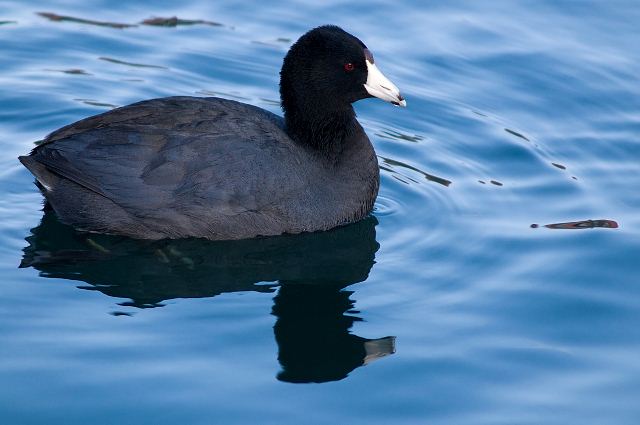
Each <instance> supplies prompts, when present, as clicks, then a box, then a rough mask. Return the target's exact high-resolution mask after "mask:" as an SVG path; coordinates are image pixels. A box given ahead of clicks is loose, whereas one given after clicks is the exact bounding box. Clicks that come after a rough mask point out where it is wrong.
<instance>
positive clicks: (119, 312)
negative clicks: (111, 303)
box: [109, 311, 133, 317]
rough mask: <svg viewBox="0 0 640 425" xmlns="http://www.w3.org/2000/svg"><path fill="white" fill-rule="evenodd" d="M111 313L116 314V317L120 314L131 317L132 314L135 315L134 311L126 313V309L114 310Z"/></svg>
mask: <svg viewBox="0 0 640 425" xmlns="http://www.w3.org/2000/svg"><path fill="white" fill-rule="evenodd" d="M109 314H110V315H112V316H116V317H119V316H127V317H131V316H133V314H132V313H125V312H124V311H112V312H111V313H109Z"/></svg>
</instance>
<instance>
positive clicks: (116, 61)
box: [98, 56, 169, 69]
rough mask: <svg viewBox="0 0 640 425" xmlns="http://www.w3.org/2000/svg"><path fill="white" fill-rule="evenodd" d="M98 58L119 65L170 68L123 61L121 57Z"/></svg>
mask: <svg viewBox="0 0 640 425" xmlns="http://www.w3.org/2000/svg"><path fill="white" fill-rule="evenodd" d="M98 59H100V60H101V61H107V62H111V63H116V64H118V65H127V66H133V67H136V68H156V69H169V68H167V67H166V66H160V65H147V64H144V63H134V62H125V61H121V60H119V59H113V58H108V57H105V56H100V57H99V58H98Z"/></svg>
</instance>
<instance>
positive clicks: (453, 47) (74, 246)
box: [0, 0, 640, 424]
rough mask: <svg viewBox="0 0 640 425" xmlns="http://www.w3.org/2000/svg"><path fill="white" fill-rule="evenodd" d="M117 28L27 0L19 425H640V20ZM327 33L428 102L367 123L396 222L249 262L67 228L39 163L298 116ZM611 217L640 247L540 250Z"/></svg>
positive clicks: (189, 8) (503, 8)
mask: <svg viewBox="0 0 640 425" xmlns="http://www.w3.org/2000/svg"><path fill="white" fill-rule="evenodd" d="M91 3H92V4H90V5H88V4H87V2H81V1H78V0H66V1H63V0H60V1H46V2H45V1H37V0H36V1H34V0H31V1H28V2H24V1H17V0H16V1H0V22H2V23H1V24H0V58H2V59H1V62H0V146H1V148H2V150H1V152H0V275H1V276H2V279H1V280H0V335H1V337H2V344H1V345H0V382H1V383H2V384H1V385H0V422H1V423H3V424H43V423H47V424H76V423H77V424H86V423H91V424H115V423H122V424H124V423H149V424H176V423H180V424H213V423H221V424H222V423H224V424H249V423H252V424H253V423H255V424H302V423H304V424H329V423H331V424H343V423H351V424H365V423H366V424H405V423H406V424H416V423H430V424H516V423H517V424H543V423H544V424H602V423H608V424H637V423H639V422H640V404H639V403H638V399H639V398H640V286H639V285H638V283H639V281H638V278H639V276H640V263H639V257H640V238H639V237H640V218H639V215H638V209H639V208H640V191H639V190H638V187H640V162H639V161H638V160H639V158H640V81H639V79H638V76H639V75H640V49H639V48H638V46H640V25H638V22H640V3H638V2H637V1H634V0H629V1H586V0H585V1H551V0H547V1H543V0H540V1H535V2H533V1H492V2H478V1H473V0H460V1H450V2H431V1H429V2H411V1H388V2H384V1H368V2H366V3H365V2H362V3H358V2H340V1H328V2H323V3H322V5H320V3H318V4H317V5H316V4H315V3H316V2H313V4H312V3H309V4H298V3H294V2H290V1H286V0H280V1H274V2H255V3H241V4H237V2H224V1H216V2H208V1H198V0H190V1H185V2H182V5H180V6H176V5H175V4H174V2H169V1H156V2H153V4H148V3H149V2H143V1H140V0H134V1H129V2H121V3H114V2H112V1H109V2H108V1H93V2H91ZM36 12H51V13H56V14H59V15H68V16H73V17H78V18H84V19H91V20H97V21H109V22H117V23H129V24H135V23H139V22H140V21H142V20H144V19H147V18H150V17H154V16H156V17H171V16H178V17H179V18H183V19H202V20H207V21H215V22H219V23H221V24H223V25H222V26H213V25H210V24H206V23H204V24H196V25H189V26H186V25H185V26H179V27H154V26H147V25H139V26H136V27H131V28H124V29H118V28H112V27H109V26H98V25H91V24H88V23H81V22H73V21H52V20H50V19H47V18H46V17H42V16H38V15H37V14H36ZM7 21H8V22H7ZM324 23H335V24H339V25H341V26H343V27H344V28H345V29H347V30H349V31H350V32H352V33H354V34H355V35H357V36H359V37H360V38H362V39H363V40H364V41H365V43H366V44H367V45H368V46H369V48H370V49H371V50H372V51H373V52H374V54H375V55H376V61H377V63H378V64H379V66H380V68H381V69H382V70H383V72H385V74H386V75H387V76H389V77H390V79H392V80H393V81H394V82H395V83H396V84H397V85H398V86H399V87H400V88H401V90H402V92H403V94H405V96H406V98H407V101H408V106H409V107H408V108H407V109H398V108H394V107H392V106H390V105H389V104H386V103H383V102H381V101H376V100H366V101H362V102H360V103H358V104H357V106H356V109H357V111H358V114H359V119H360V121H361V123H362V124H363V125H364V127H365V129H366V130H367V132H368V134H369V136H370V137H371V139H372V141H373V143H374V145H375V147H376V150H377V152H378V154H379V156H380V165H381V168H382V186H381V192H380V197H379V199H378V202H377V205H376V212H375V214H374V216H375V217H374V218H372V219H370V220H368V221H365V222H363V223H360V224H359V225H356V226H350V227H347V228H344V229H340V230H338V231H334V232H328V233H326V234H320V235H303V236H295V237H284V238H275V239H273V240H261V241H248V242H244V243H236V244H224V243H223V244H212V243H206V242H202V241H182V242H176V243H161V244H144V243H139V242H136V241H129V240H122V239H117V238H107V237H87V236H86V235H81V234H76V233H74V232H73V231H72V230H71V229H69V228H66V227H65V226H63V225H61V224H60V223H58V222H57V221H56V220H55V217H53V216H51V215H47V216H46V217H44V220H43V222H42V224H41V220H42V219H43V212H42V211H41V206H42V203H41V196H40V195H39V193H38V192H37V190H36V188H35V186H34V185H33V179H32V176H31V175H30V174H29V173H28V172H27V170H26V169H24V168H22V167H21V165H20V164H19V163H18V161H17V160H16V157H17V156H18V155H20V154H24V153H26V152H28V151H29V150H30V149H31V147H32V146H33V142H34V141H36V140H39V139H41V138H42V137H43V136H45V135H46V134H47V133H48V132H50V131H52V130H54V129H56V128H58V127H60V126H62V125H64V124H67V123H70V122H72V121H75V120H78V119H81V118H83V117H86V116H89V115H92V114H95V113H99V112H103V111H106V110H108V109H109V108H111V107H113V106H118V105H125V104H128V103H131V102H134V101H138V100H142V99H147V98H152V97H159V96H168V95H214V94H217V95H220V96H223V97H229V98H234V99H240V100H242V101H245V102H248V103H252V104H256V105H259V106H261V107H264V108H266V109H269V110H271V111H274V112H279V107H278V105H277V100H278V88H277V82H278V72H279V68H280V64H281V60H282V57H283V55H284V54H285V52H286V50H287V49H288V46H289V45H290V43H291V41H292V40H295V39H296V38H297V37H298V36H299V35H300V34H302V33H303V32H305V31H306V30H308V29H309V28H311V27H314V26H316V25H320V24H324ZM554 164H555V165H554ZM587 219H609V220H615V221H616V222H617V223H618V224H619V228H617V229H606V228H596V229H583V230H552V229H548V228H544V227H539V228H532V227H531V224H534V223H537V224H540V225H543V224H549V223H558V222H566V221H576V220H587ZM32 229H33V230H32ZM32 233H33V235H32ZM25 238H29V239H28V241H27V240H25ZM23 257H24V258H23ZM23 260H24V263H23V266H26V267H23V268H18V266H19V265H20V264H21V262H22V261H23ZM387 336H395V337H396V340H395V349H396V353H395V354H392V355H389V356H386V357H384V358H382V359H379V360H376V361H375V362H368V364H367V365H364V366H361V365H362V364H363V360H364V355H365V354H366V352H365V351H364V350H365V348H364V347H365V346H366V345H367V344H366V342H367V341H369V340H374V343H375V340H377V339H379V338H383V337H387ZM390 341H391V338H388V339H383V340H381V341H379V347H378V350H382V352H389V351H390V350H391V348H390ZM385 344H386V345H385ZM380 346H382V348H380ZM369 347H370V346H369ZM310 381H316V382H317V383H292V382H310Z"/></svg>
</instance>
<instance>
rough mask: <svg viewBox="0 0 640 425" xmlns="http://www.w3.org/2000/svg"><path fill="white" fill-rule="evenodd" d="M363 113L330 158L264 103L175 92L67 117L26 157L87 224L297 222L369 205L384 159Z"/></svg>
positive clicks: (61, 212)
mask: <svg viewBox="0 0 640 425" xmlns="http://www.w3.org/2000/svg"><path fill="white" fill-rule="evenodd" d="M354 122H355V125H354V129H353V134H352V135H351V137H350V138H349V139H348V140H344V143H342V146H340V150H341V151H340V153H339V154H336V155H335V156H333V157H332V156H327V155H325V154H324V153H322V152H318V151H317V150H315V149H313V148H311V147H307V146H304V145H301V144H299V143H296V142H295V141H294V140H292V139H291V138H290V137H289V136H288V135H287V133H286V132H285V130H284V122H283V120H282V119H281V118H280V117H278V116H276V115H274V114H271V113H269V112H267V111H264V110H262V109H260V108H257V107H254V106H251V105H246V104H243V103H239V102H235V101H232V100H225V99H219V98H195V97H169V98H163V99H153V100H148V101H143V102H139V103H136V104H133V105H129V106H126V107H123V108H118V109H115V110H113V111H110V112H108V113H106V114H102V115H97V116H95V117H91V118H87V119H85V120H82V121H79V122H77V123H74V124H71V125H69V126H67V127H63V128H61V129H60V130H58V131H55V132H54V133H52V134H51V135H49V136H48V137H47V138H46V139H45V140H44V142H43V143H42V144H40V145H39V146H38V147H36V148H35V149H34V150H33V153H32V155H30V156H25V157H21V158H20V159H21V160H22V162H23V164H24V165H25V166H27V168H29V169H30V170H31V171H32V172H33V173H34V174H35V175H36V177H37V178H38V181H39V182H40V183H41V185H42V186H43V191H44V193H45V195H46V196H47V200H48V201H49V202H50V203H51V205H52V207H53V208H54V209H55V211H56V212H57V213H58V216H59V218H60V219H61V220H62V221H63V222H66V223H68V224H71V225H73V226H74V227H77V228H79V229H83V230H88V231H96V232H105V233H114V234H123V235H128V236H133V237H138V238H151V239H159V238H181V237H188V236H193V235H197V236H199V237H204V238H207V239H242V238H247V237H253V236H257V235H277V234H281V233H299V232H302V231H315V230H326V229H329V228H331V227H335V226H338V225H341V224H345V223H350V222H353V221H357V220H359V219H361V218H363V217H364V216H366V215H367V214H368V213H369V212H370V211H371V208H372V206H373V202H374V200H375V197H376V194H377V192H378V164H377V160H376V156H375V153H374V151H373V147H372V146H371V143H370V142H369V139H368V138H367V137H366V135H365V133H364V131H363V130H362V128H361V127H360V126H359V125H358V124H357V121H355V120H354ZM141 129H143V130H144V131H141ZM97 163H101V164H103V165H102V166H100V167H97V166H96V164H97ZM354 169H355V170H357V171H358V172H357V173H356V174H355V175H353V171H354ZM354 193H358V194H359V195H360V196H357V197H354V196H353V194H354Z"/></svg>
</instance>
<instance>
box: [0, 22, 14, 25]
mask: <svg viewBox="0 0 640 425" xmlns="http://www.w3.org/2000/svg"><path fill="white" fill-rule="evenodd" d="M17 23H18V21H0V25H9V24H17Z"/></svg>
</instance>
